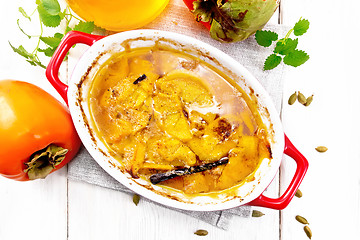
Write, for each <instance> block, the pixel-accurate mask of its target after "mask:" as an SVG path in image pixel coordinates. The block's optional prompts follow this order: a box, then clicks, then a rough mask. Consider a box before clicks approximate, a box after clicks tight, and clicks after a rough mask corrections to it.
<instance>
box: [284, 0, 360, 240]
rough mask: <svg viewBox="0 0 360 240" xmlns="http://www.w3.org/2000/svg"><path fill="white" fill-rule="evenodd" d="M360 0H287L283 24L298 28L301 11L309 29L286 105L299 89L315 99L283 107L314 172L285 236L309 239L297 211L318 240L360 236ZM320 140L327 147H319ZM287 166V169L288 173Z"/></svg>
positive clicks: (288, 216) (289, 215)
mask: <svg viewBox="0 0 360 240" xmlns="http://www.w3.org/2000/svg"><path fill="white" fill-rule="evenodd" d="M359 7H360V3H359V1H356V0H347V1H342V2H341V4H339V2H338V1H325V0H319V1H310V0H304V1H291V0H287V1H283V7H282V10H284V11H283V14H282V18H283V21H284V24H287V25H289V26H293V24H294V23H295V22H296V21H297V20H298V19H299V18H300V17H301V16H303V17H304V18H307V19H309V20H310V29H309V31H308V33H306V34H305V35H304V36H301V37H299V49H304V50H306V52H308V53H309V54H310V60H309V61H308V62H307V63H306V64H304V65H303V66H301V67H299V68H296V69H292V68H289V72H288V74H287V81H286V84H285V94H284V103H286V102H287V99H288V97H289V96H290V94H292V93H293V92H294V91H301V92H303V93H304V94H305V95H306V96H309V95H311V94H314V101H313V103H312V104H311V105H310V106H309V107H307V108H305V107H303V106H301V105H300V104H294V105H293V106H289V105H287V104H285V105H284V108H283V123H284V128H285V131H286V132H287V134H288V136H289V138H290V139H291V140H292V141H293V143H294V144H295V146H297V147H298V149H299V150H300V151H301V152H302V153H303V154H304V155H305V156H306V157H307V158H308V160H309V163H310V166H309V171H308V173H307V175H306V177H305V179H304V181H303V183H302V185H301V187H300V188H301V190H302V192H303V194H304V196H303V197H302V198H301V199H294V201H293V202H292V203H291V204H290V205H289V207H288V208H287V209H285V210H284V211H282V219H281V224H282V229H281V239H293V240H297V239H299V240H300V239H306V236H305V234H304V232H303V226H302V225H301V224H300V223H298V222H296V220H295V216H296V215H297V214H299V215H302V216H304V217H305V218H307V220H308V221H309V222H310V228H311V229H312V232H313V237H314V238H313V239H344V238H348V239H358V237H359V235H360V232H359V229H360V219H359V209H360V207H359V204H360V201H359V195H360V187H359V182H360V171H359V165H360V164H359V159H360V158H359V157H360V156H359V155H360V154H359V145H360V141H359V137H358V136H359V133H360V130H359V120H360V115H359V109H360V101H359V97H358V89H359V87H360V84H359V77H358V56H359V54H360V49H359V48H358V47H355V46H357V45H358V43H357V41H358V36H359V33H358V32H357V30H355V29H358V23H359V22H360V17H359V14H358V9H359ZM318 145H325V146H327V147H328V148H329V150H328V151H327V152H326V153H318V152H316V151H315V150H314V148H315V147H317V146H318ZM285 162H286V166H285V167H284V168H286V171H282V174H281V178H282V179H281V180H282V182H283V183H284V184H282V185H281V186H282V190H284V188H285V187H286V186H287V184H288V182H289V181H290V179H291V177H292V172H291V170H292V171H294V169H295V164H294V163H293V161H292V160H290V159H286V161H285ZM289 170H290V172H289Z"/></svg>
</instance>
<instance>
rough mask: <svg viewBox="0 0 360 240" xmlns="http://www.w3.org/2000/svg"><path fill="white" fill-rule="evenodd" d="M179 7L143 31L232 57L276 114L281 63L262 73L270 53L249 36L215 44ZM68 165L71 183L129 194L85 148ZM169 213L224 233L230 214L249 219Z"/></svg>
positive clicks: (242, 211)
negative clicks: (182, 38)
mask: <svg viewBox="0 0 360 240" xmlns="http://www.w3.org/2000/svg"><path fill="white" fill-rule="evenodd" d="M181 6H182V5H176V4H173V6H169V7H168V8H167V9H166V10H165V12H164V13H163V14H162V16H160V18H159V19H158V20H157V21H156V22H154V23H151V24H149V25H148V26H146V28H152V29H159V30H166V31H172V32H177V33H182V34H185V35H188V36H191V37H194V38H196V39H199V40H201V41H203V42H206V43H208V44H210V45H212V46H214V47H216V48H218V49H220V50H222V51H223V52H225V53H227V54H228V55H230V56H232V57H233V58H234V59H236V60H237V61H238V62H240V63H241V64H242V65H243V66H244V67H245V68H247V69H248V70H249V71H250V72H251V73H252V74H253V75H254V76H255V77H256V78H257V79H258V80H259V81H260V83H261V84H262V85H263V87H264V88H265V89H266V90H267V91H268V93H269V94H270V96H271V97H272V98H273V101H274V103H275V106H276V109H277V110H278V111H279V112H280V108H281V102H282V101H281V100H282V91H283V65H282V64H281V65H280V66H278V67H277V68H276V69H274V70H271V71H266V72H265V71H263V70H262V67H263V64H264V61H265V59H266V58H267V56H269V55H270V54H271V52H272V50H271V49H269V48H264V47H261V46H259V45H257V43H256V41H255V39H254V37H253V36H252V37H250V38H249V39H247V40H245V41H243V42H239V43H231V44H229V43H220V42H217V41H215V40H213V39H211V38H210V36H209V33H208V32H207V30H206V29H205V28H203V27H202V26H201V25H200V24H198V23H196V22H195V21H194V19H193V16H192V15H191V14H190V13H189V12H188V10H187V9H186V8H184V7H181ZM265 29H270V30H273V31H276V32H277V33H279V34H280V36H283V35H284V34H283V33H284V31H285V28H284V27H283V26H281V25H270V24H268V25H267V26H266V27H265ZM68 166H69V167H68V177H69V179H71V180H80V181H84V182H87V183H91V184H95V185H98V186H101V187H106V188H109V189H114V190H117V191H121V192H126V193H130V194H132V191H131V190H129V189H128V188H126V187H125V186H123V185H122V184H120V183H119V182H117V181H116V180H115V179H114V178H112V177H111V176H110V175H108V174H107V173H106V172H105V171H104V170H103V169H102V168H101V167H100V166H99V165H98V164H97V163H96V162H95V161H94V160H93V158H92V157H91V156H90V155H89V153H88V152H87V151H86V149H85V148H82V149H81V151H80V153H79V154H78V155H77V157H76V158H75V159H73V160H72V161H71V163H70V164H69V165H68ZM164 207H165V206H164ZM173 210H175V211H179V212H182V213H184V214H187V215H190V216H192V217H194V218H197V219H200V220H202V221H205V222H207V223H210V224H212V225H214V226H217V227H219V228H222V229H225V230H226V229H227V228H228V226H229V223H230V220H231V218H232V217H233V216H234V215H237V216H241V217H249V216H250V215H251V212H252V210H251V207H249V206H241V207H238V208H234V209H229V210H224V211H214V212H193V211H184V210H179V209H173Z"/></svg>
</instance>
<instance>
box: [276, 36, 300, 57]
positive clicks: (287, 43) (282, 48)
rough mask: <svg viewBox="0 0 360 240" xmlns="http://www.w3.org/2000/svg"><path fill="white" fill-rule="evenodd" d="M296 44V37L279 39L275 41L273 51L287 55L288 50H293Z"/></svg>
mask: <svg viewBox="0 0 360 240" xmlns="http://www.w3.org/2000/svg"><path fill="white" fill-rule="evenodd" d="M297 45H298V39H297V38H296V39H295V40H293V39H291V38H287V39H285V40H279V41H278V42H277V43H276V47H275V49H274V53H279V54H281V55H287V54H289V53H290V52H292V51H294V50H295V49H296V47H297Z"/></svg>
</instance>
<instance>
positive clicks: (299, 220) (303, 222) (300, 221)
mask: <svg viewBox="0 0 360 240" xmlns="http://www.w3.org/2000/svg"><path fill="white" fill-rule="evenodd" d="M295 219H296V220H297V221H298V222H299V223H302V224H309V222H308V221H307V220H306V218H304V217H302V216H300V215H296V217H295Z"/></svg>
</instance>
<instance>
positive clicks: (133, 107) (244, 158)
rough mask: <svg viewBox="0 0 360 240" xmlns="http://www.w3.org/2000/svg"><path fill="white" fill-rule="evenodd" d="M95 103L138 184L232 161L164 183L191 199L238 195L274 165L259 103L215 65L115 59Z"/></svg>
mask: <svg viewBox="0 0 360 240" xmlns="http://www.w3.org/2000/svg"><path fill="white" fill-rule="evenodd" d="M88 104H89V109H90V112H91V118H92V121H93V123H94V125H95V126H96V134H97V135H98V137H99V138H100V139H101V140H102V141H103V143H104V144H105V145H106V146H107V147H108V148H109V150H110V152H111V153H112V155H113V157H114V158H115V159H117V160H118V161H119V162H120V163H121V166H122V167H123V169H124V170H125V171H127V172H129V173H130V174H131V175H132V176H133V178H142V179H145V180H147V181H149V178H150V176H152V175H153V174H156V173H161V172H167V171H170V170H174V169H181V168H184V167H191V166H199V165H202V164H206V163H212V162H215V161H218V160H219V159H221V158H222V157H228V158H229V162H228V163H227V164H225V165H221V166H217V167H215V168H212V169H209V170H206V171H202V172H198V173H193V174H189V175H185V176H179V177H175V178H173V179H169V180H166V181H163V182H161V183H159V184H158V185H160V186H163V187H165V188H167V189H168V188H170V189H173V190H175V191H177V192H182V193H185V194H187V195H194V194H201V195H203V194H207V195H209V196H211V195H213V194H214V193H216V192H223V191H224V190H227V189H233V188H234V186H239V185H241V184H243V183H244V182H245V181H248V180H251V179H253V178H254V177H253V174H254V171H255V170H256V169H257V168H258V166H259V164H260V163H261V161H262V160H263V159H264V158H267V159H270V158H271V150H270V145H269V142H268V140H267V131H268V130H267V129H266V127H265V125H264V124H263V122H262V120H261V117H260V115H259V113H258V112H257V110H256V103H254V102H252V101H250V98H249V97H248V96H247V95H246V94H245V92H244V91H243V90H242V89H241V88H240V87H239V86H238V85H237V84H236V83H235V82H234V81H233V80H231V79H229V78H228V77H227V76H225V75H224V74H223V73H222V72H220V71H219V70H217V69H216V68H214V67H213V66H211V65H209V64H207V63H205V62H204V61H202V60H200V59H198V58H195V57H193V56H191V55H187V54H185V53H181V52H179V51H176V50H170V49H161V48H156V47H153V48H138V49H132V50H130V51H125V52H122V53H119V54H115V55H113V56H112V57H111V58H110V59H109V60H108V61H107V62H106V63H105V64H103V65H102V67H101V68H100V70H99V71H98V72H97V73H96V75H95V78H94V81H93V82H92V86H91V89H90V93H89V97H88Z"/></svg>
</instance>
